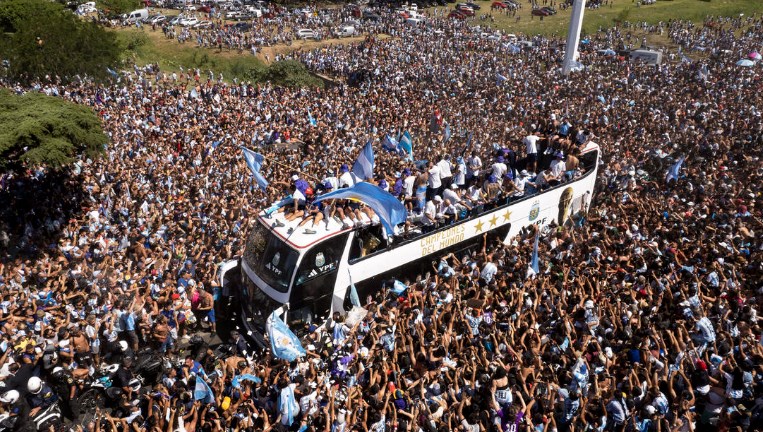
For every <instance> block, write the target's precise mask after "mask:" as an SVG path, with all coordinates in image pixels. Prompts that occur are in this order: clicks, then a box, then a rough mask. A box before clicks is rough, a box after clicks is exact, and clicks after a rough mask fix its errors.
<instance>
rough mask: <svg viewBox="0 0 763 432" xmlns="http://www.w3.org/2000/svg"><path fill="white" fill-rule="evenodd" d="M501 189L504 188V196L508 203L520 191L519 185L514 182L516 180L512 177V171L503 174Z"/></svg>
mask: <svg viewBox="0 0 763 432" xmlns="http://www.w3.org/2000/svg"><path fill="white" fill-rule="evenodd" d="M501 189H502V190H503V197H504V198H506V203H508V202H509V201H510V200H511V199H512V198H514V197H515V196H516V193H517V192H518V191H519V189H518V188H517V185H515V184H514V180H513V179H512V174H511V173H510V172H509V173H507V174H506V175H505V176H503V183H502V184H501Z"/></svg>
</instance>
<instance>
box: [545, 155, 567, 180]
mask: <svg viewBox="0 0 763 432" xmlns="http://www.w3.org/2000/svg"><path fill="white" fill-rule="evenodd" d="M549 170H550V171H551V174H552V175H553V176H554V178H556V179H558V180H560V181H561V180H563V179H564V173H565V172H566V171H567V165H566V164H565V162H564V154H562V152H557V153H556V154H555V155H554V160H553V161H551V165H549Z"/></svg>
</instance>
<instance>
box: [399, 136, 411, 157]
mask: <svg viewBox="0 0 763 432" xmlns="http://www.w3.org/2000/svg"><path fill="white" fill-rule="evenodd" d="M399 148H400V149H402V150H403V151H404V152H406V153H407V154H408V160H413V140H411V134H410V132H408V131H405V132H403V136H402V137H400V143H399Z"/></svg>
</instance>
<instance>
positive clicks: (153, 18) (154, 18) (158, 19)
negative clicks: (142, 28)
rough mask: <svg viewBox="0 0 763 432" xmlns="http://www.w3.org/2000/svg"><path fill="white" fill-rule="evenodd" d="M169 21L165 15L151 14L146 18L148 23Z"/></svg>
mask: <svg viewBox="0 0 763 432" xmlns="http://www.w3.org/2000/svg"><path fill="white" fill-rule="evenodd" d="M165 21H167V17H166V16H164V15H161V14H159V15H151V16H150V17H148V18H146V21H145V22H146V24H161V23H163V22H165Z"/></svg>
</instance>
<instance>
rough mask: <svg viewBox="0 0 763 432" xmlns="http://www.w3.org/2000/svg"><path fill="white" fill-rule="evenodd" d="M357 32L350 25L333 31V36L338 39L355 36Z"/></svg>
mask: <svg viewBox="0 0 763 432" xmlns="http://www.w3.org/2000/svg"><path fill="white" fill-rule="evenodd" d="M357 33H358V31H357V30H356V29H355V27H353V26H351V25H343V26H341V27H339V28H338V29H336V31H334V36H336V37H338V38H343V37H351V36H355V35H356V34H357Z"/></svg>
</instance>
